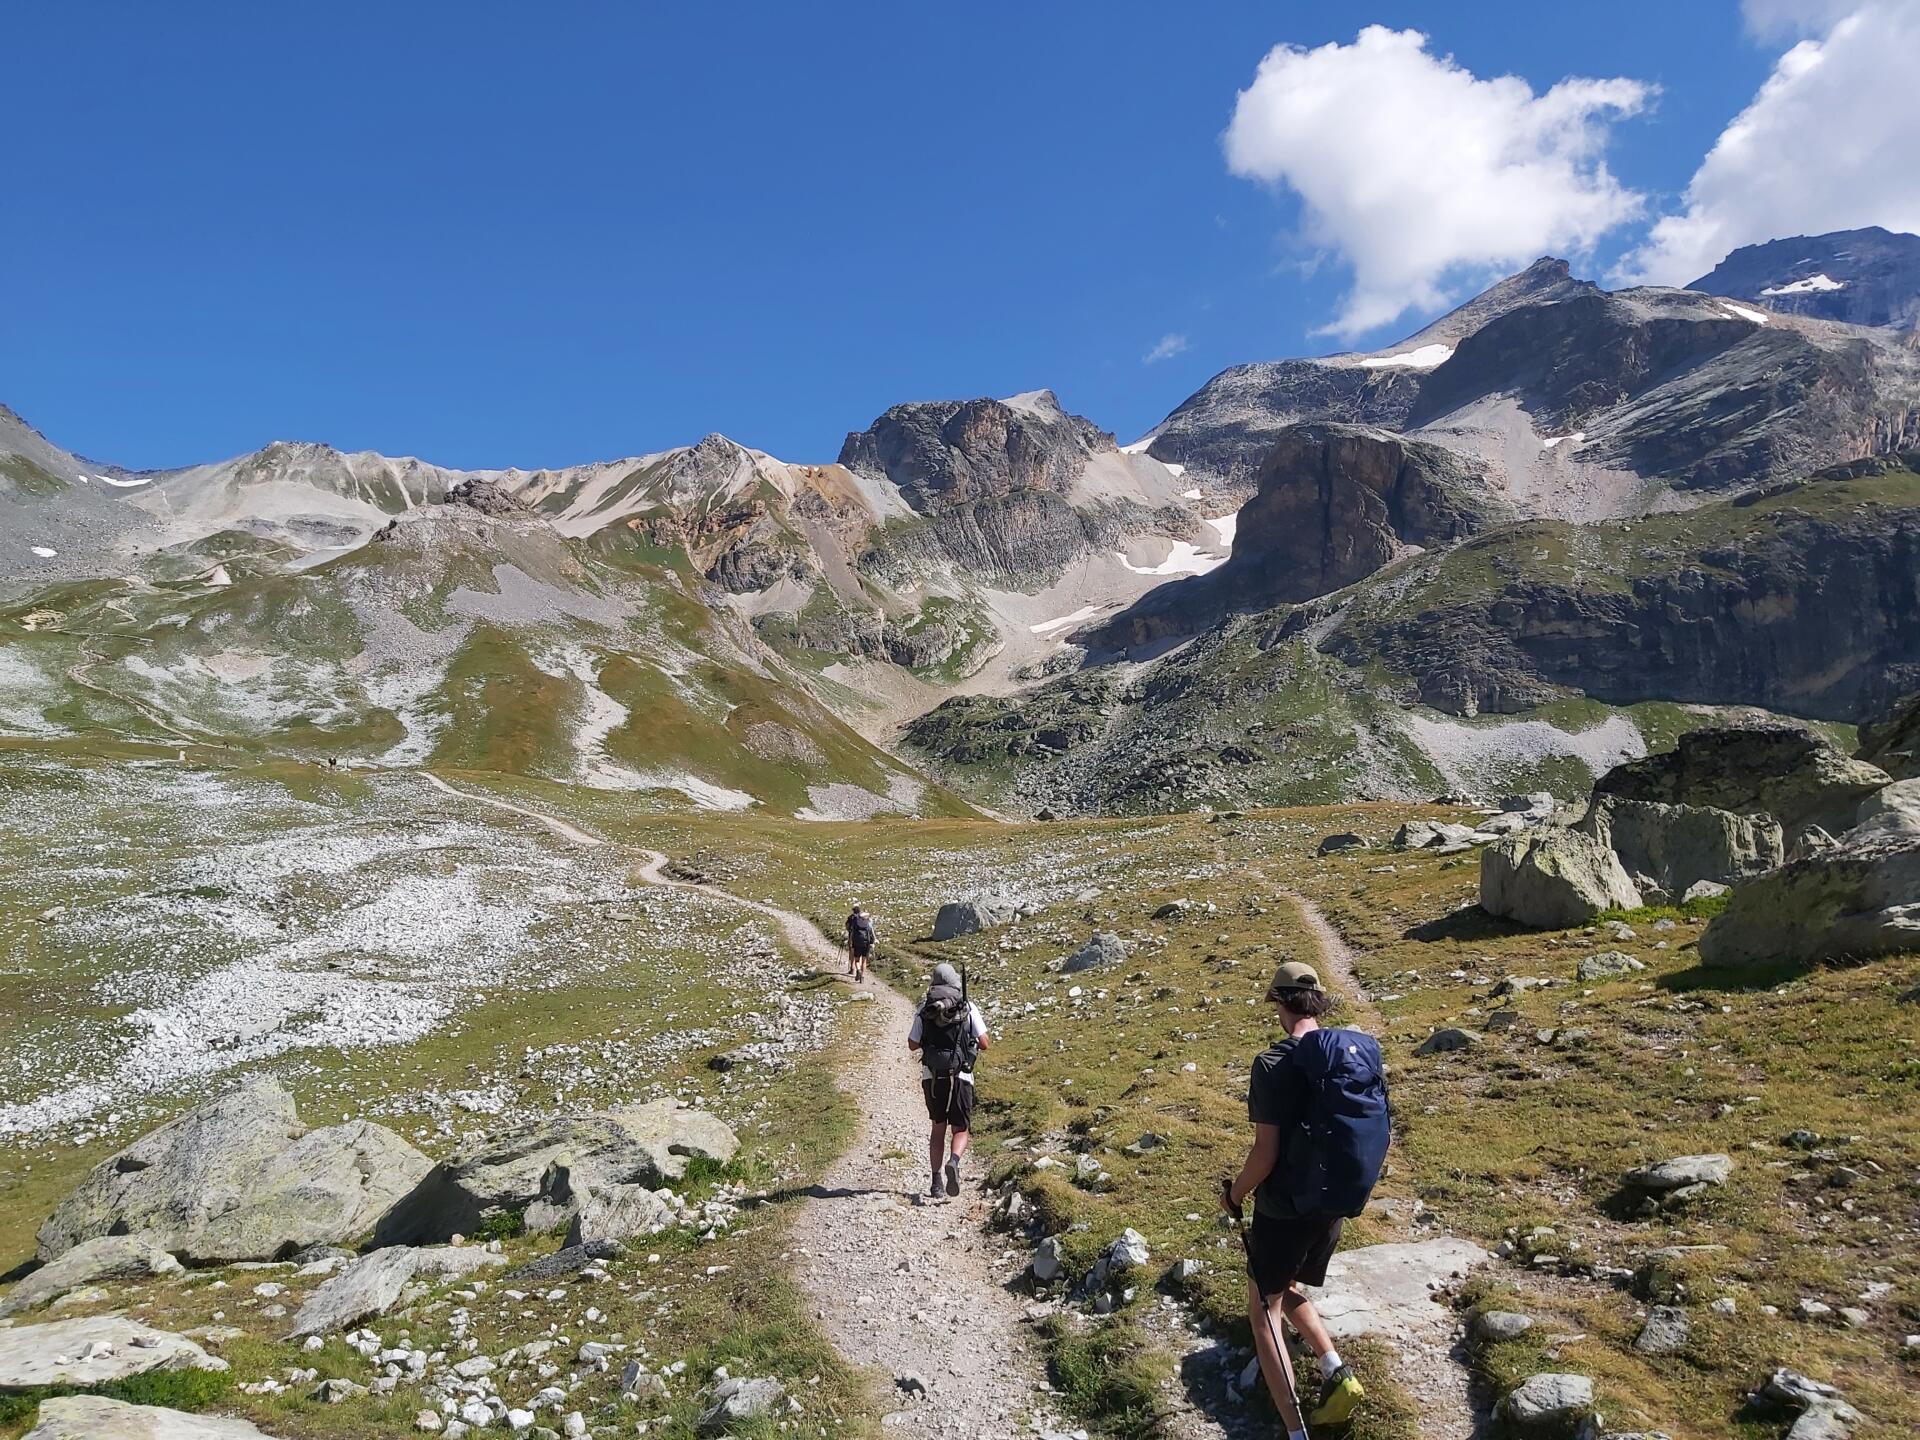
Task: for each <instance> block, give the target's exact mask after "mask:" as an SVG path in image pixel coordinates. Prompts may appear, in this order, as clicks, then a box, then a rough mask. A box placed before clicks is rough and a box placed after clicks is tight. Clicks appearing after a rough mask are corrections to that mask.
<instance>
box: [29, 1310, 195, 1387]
mask: <svg viewBox="0 0 1920 1440" xmlns="http://www.w3.org/2000/svg"><path fill="white" fill-rule="evenodd" d="M226 1368H227V1362H226V1361H224V1360H221V1359H218V1358H216V1357H215V1356H212V1355H209V1354H207V1352H206V1351H204V1350H202V1349H201V1348H200V1347H199V1346H198V1345H196V1344H194V1343H193V1341H191V1340H189V1339H187V1337H186V1336H184V1335H175V1334H173V1333H171V1332H170V1331H166V1330H156V1329H154V1328H153V1327H152V1326H150V1325H142V1324H140V1323H139V1322H138V1321H136V1320H128V1319H126V1318H125V1317H124V1316H120V1315H93V1316H88V1317H87V1318H86V1319H83V1320H50V1321H47V1322H46V1323H44V1324H40V1325H15V1326H12V1327H10V1328H0V1391H6V1390H37V1389H40V1388H41V1387H43V1386H52V1385H70V1386H75V1387H78V1388H83V1389H84V1388H87V1387H90V1386H95V1385H104V1384H106V1383H107V1382H108V1381H110V1380H124V1379H126V1378H127V1377H128V1376H130V1375H145V1374H147V1373H148V1372H149V1371H153V1370H224V1369H226Z"/></svg>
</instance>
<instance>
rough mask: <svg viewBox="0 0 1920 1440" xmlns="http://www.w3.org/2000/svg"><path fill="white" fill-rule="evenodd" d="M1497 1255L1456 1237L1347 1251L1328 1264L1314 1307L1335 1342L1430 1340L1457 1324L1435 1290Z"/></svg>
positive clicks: (1441, 1288) (1316, 1294)
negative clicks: (1371, 1338)
mask: <svg viewBox="0 0 1920 1440" xmlns="http://www.w3.org/2000/svg"><path fill="white" fill-rule="evenodd" d="M1492 1258H1493V1257H1492V1256H1491V1255H1489V1254H1488V1253H1487V1252H1486V1251H1485V1250H1482V1249H1481V1248H1480V1247H1479V1246H1478V1245H1475V1244H1474V1243H1473V1242H1472V1241H1470V1240H1461V1239H1458V1238H1456V1237H1453V1236H1445V1237H1441V1238H1438V1239H1433V1240H1418V1241H1408V1242H1403V1243H1397V1244H1392V1245H1368V1246H1365V1247H1364V1248H1362V1249H1359V1250H1343V1251H1341V1252H1340V1253H1339V1254H1337V1255H1335V1256H1334V1257H1333V1259H1332V1260H1331V1261H1329V1262H1328V1264H1327V1283H1326V1285H1325V1286H1324V1287H1323V1288H1321V1289H1318V1290H1314V1291H1312V1298H1313V1305H1314V1309H1316V1310H1318V1311H1319V1312H1320V1318H1321V1320H1322V1321H1323V1322H1325V1324H1326V1327H1327V1330H1328V1333H1330V1334H1331V1335H1332V1336H1333V1337H1334V1339H1336V1340H1347V1339H1351V1338H1353V1337H1355V1336H1359V1335H1380V1336H1384V1337H1385V1338H1387V1339H1389V1340H1396V1341H1402V1342H1405V1341H1414V1340H1419V1341H1430V1340H1432V1339H1434V1338H1435V1337H1436V1336H1442V1335H1444V1334H1445V1333H1446V1331H1447V1330H1448V1329H1449V1327H1451V1325H1452V1324H1453V1312H1452V1311H1451V1310H1450V1309H1448V1308H1447V1306H1445V1305H1444V1304H1441V1303H1439V1302H1438V1301H1436V1300H1435V1298H1434V1296H1435V1293H1436V1292H1437V1291H1441V1290H1444V1289H1446V1288H1447V1287H1448V1286H1450V1285H1451V1284H1452V1283H1453V1282H1454V1281H1456V1280H1459V1279H1461V1278H1462V1277H1463V1276H1465V1275H1467V1274H1468V1273H1470V1272H1471V1271H1473V1270H1475V1269H1477V1268H1478V1267H1479V1266H1481V1265H1484V1264H1486V1263H1487V1262H1488V1261H1489V1260H1491V1259H1492Z"/></svg>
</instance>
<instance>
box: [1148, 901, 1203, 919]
mask: <svg viewBox="0 0 1920 1440" xmlns="http://www.w3.org/2000/svg"><path fill="white" fill-rule="evenodd" d="M1192 908H1193V902H1192V901H1191V900H1169V901H1168V902H1167V903H1166V904H1164V905H1162V906H1159V907H1158V908H1157V909H1155V910H1154V912H1153V914H1152V916H1151V917H1150V918H1151V919H1154V920H1182V919H1185V918H1186V914H1187V912H1188V911H1189V910H1191V909H1192Z"/></svg>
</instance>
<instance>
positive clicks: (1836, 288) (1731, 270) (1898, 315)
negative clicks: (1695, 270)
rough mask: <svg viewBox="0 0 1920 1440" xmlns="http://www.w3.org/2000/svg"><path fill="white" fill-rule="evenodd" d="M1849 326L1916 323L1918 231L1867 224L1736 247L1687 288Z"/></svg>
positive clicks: (1919, 314) (1919, 311)
mask: <svg viewBox="0 0 1920 1440" xmlns="http://www.w3.org/2000/svg"><path fill="white" fill-rule="evenodd" d="M1687 288H1688V289H1689V290H1705V291H1706V292H1707V293H1708V294H1711V295H1733V296H1738V297H1739V298H1741V299H1744V300H1755V301H1758V302H1759V303H1760V304H1762V305H1765V306H1767V307H1768V308H1769V309H1772V310H1782V311H1787V312H1789V313H1791V314H1795V315H1812V316H1817V317H1818V318H1820V319H1822V320H1842V321H1845V322H1847V323H1848V324H1851V325H1885V326H1890V327H1894V328H1906V329H1912V328H1913V327H1914V326H1915V325H1916V324H1920V237H1916V236H1913V235H1902V234H1899V233H1896V232H1893V231H1889V230H1883V229H1882V228H1881V227H1880V226H1878V225H1870V226H1868V227H1867V228H1865V229H1863V230H1836V231H1834V232H1833V233H1832V234H1828V235H1797V236H1794V237H1793V238H1792V239H1790V240H1767V241H1763V242H1762V243H1760V244H1758V245H1742V246H1741V247H1740V248H1739V249H1738V250H1735V251H1734V252H1733V253H1732V254H1730V255H1728V256H1727V258H1726V259H1724V260H1722V261H1721V262H1720V263H1719V264H1718V265H1716V266H1714V267H1713V269H1712V270H1710V271H1708V272H1707V273H1706V274H1705V275H1702V276H1701V277H1700V278H1699V279H1698V280H1695V281H1694V282H1693V283H1692V284H1691V285H1689V286H1688V287H1687Z"/></svg>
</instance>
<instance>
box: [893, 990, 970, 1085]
mask: <svg viewBox="0 0 1920 1440" xmlns="http://www.w3.org/2000/svg"><path fill="white" fill-rule="evenodd" d="M967 1020H968V1022H969V1024H970V1025H971V1026H972V1029H973V1038H974V1039H976V1040H984V1039H986V1038H987V1019H986V1017H985V1016H984V1015H982V1014H981V1013H980V1007H979V1006H978V1005H976V1004H974V1003H973V1001H971V1000H969V1001H968V1002H967ZM907 1044H909V1045H912V1046H915V1047H916V1048H917V1047H918V1046H919V1044H920V1012H919V1011H918V1010H916V1011H914V1012H913V1026H912V1028H911V1029H909V1030H908V1031H907ZM920 1078H921V1079H922V1080H931V1079H933V1071H931V1070H929V1069H928V1068H927V1067H926V1066H924V1065H922V1066H921V1067H920ZM955 1078H956V1079H960V1080H964V1081H966V1082H967V1084H969V1085H971V1084H972V1083H973V1076H972V1075H971V1074H968V1073H964V1072H963V1073H962V1074H960V1075H958V1076H956V1077H955Z"/></svg>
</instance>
